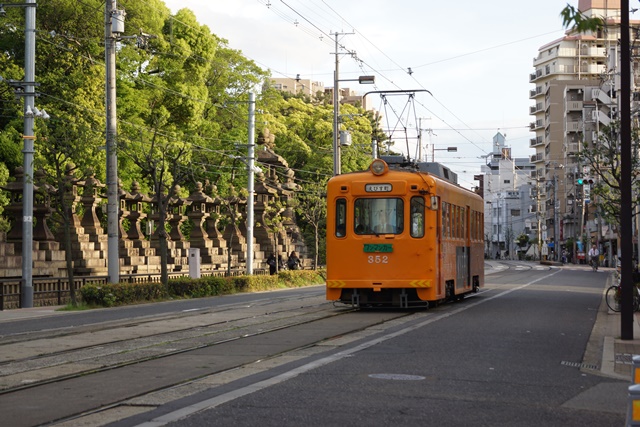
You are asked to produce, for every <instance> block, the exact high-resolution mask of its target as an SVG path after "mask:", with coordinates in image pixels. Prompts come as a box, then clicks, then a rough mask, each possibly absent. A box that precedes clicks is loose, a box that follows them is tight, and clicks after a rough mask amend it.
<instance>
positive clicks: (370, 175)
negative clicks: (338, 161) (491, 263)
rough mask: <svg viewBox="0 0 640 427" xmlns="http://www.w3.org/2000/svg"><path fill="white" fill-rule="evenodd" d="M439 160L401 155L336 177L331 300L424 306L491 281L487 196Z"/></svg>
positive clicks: (332, 184) (330, 197) (330, 229)
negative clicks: (412, 159) (486, 273)
mask: <svg viewBox="0 0 640 427" xmlns="http://www.w3.org/2000/svg"><path fill="white" fill-rule="evenodd" d="M456 181H457V176H456V175H455V174H454V173H453V172H451V171H450V170H449V169H447V168H445V167H443V166H442V165H440V164H438V163H409V162H407V161H406V160H405V159H404V158H403V157H401V156H383V157H381V158H379V159H375V160H374V161H373V162H372V163H371V166H370V167H369V170H367V171H363V172H354V173H348V174H344V175H338V176H335V177H333V178H331V179H330V180H329V182H328V188H327V207H328V210H327V284H326V290H327V299H328V300H331V301H339V302H342V303H345V304H351V305H352V306H355V307H377V306H390V307H401V308H408V307H419V306H422V307H424V306H427V307H428V306H430V305H437V304H438V303H440V302H444V301H447V300H458V299H462V298H464V296H465V295H466V294H468V293H471V292H477V291H478V289H479V288H481V287H483V286H484V252H483V249H484V237H483V234H484V233H483V229H484V202H483V199H482V198H481V197H480V196H479V195H477V194H475V193H474V192H472V191H470V190H467V189H465V188H462V187H460V186H459V185H457V183H456Z"/></svg>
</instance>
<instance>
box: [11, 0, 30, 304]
mask: <svg viewBox="0 0 640 427" xmlns="http://www.w3.org/2000/svg"><path fill="white" fill-rule="evenodd" d="M6 6H9V5H6ZM24 6H25V7H26V9H25V27H24V47H25V50H24V86H23V87H24V135H23V136H22V137H23V141H24V148H23V150H22V153H23V154H24V181H23V182H24V184H23V190H22V284H21V289H20V307H22V308H30V307H33V153H34V148H33V145H34V140H35V139H36V138H35V136H34V135H33V116H34V113H33V109H34V99H35V79H36V77H35V69H36V66H35V63H36V59H35V57H36V1H35V0H27V3H25V4H24Z"/></svg>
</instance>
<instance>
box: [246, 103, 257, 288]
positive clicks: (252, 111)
mask: <svg viewBox="0 0 640 427" xmlns="http://www.w3.org/2000/svg"><path fill="white" fill-rule="evenodd" d="M255 130H256V95H255V93H249V142H248V150H247V157H248V158H247V174H248V176H249V178H248V180H249V183H248V185H247V189H248V192H249V199H248V200H247V276H251V275H252V274H253V200H254V197H253V196H254V193H255V191H254V182H253V174H254V165H253V161H254V156H255Z"/></svg>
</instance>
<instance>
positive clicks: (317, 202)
mask: <svg viewBox="0 0 640 427" xmlns="http://www.w3.org/2000/svg"><path fill="white" fill-rule="evenodd" d="M326 186H327V183H326V178H325V179H322V178H321V177H320V176H319V175H316V180H315V181H313V182H309V183H307V184H305V185H304V186H303V188H301V189H300V191H298V192H297V193H296V213H297V214H298V217H299V218H301V219H302V220H303V222H302V227H301V228H302V229H303V231H304V232H305V235H306V234H307V233H306V232H307V231H308V230H309V229H310V230H311V234H312V236H313V245H314V251H313V256H314V263H313V267H314V269H317V268H318V263H319V260H320V259H321V258H322V259H323V260H324V259H325V257H321V256H320V246H321V243H323V244H322V246H323V247H324V238H325V235H324V233H323V231H324V230H325V229H326V220H327V198H326Z"/></svg>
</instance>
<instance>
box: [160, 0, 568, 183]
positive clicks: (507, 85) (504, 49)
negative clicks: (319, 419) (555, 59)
mask: <svg viewBox="0 0 640 427" xmlns="http://www.w3.org/2000/svg"><path fill="white" fill-rule="evenodd" d="M577 3H578V1H577V0H536V1H535V2H522V1H514V0H487V1H484V2H482V1H477V0H457V1H435V0H396V1H388V0H368V1H366V2H365V1H362V0H165V4H166V5H167V7H169V9H170V10H171V11H172V13H175V12H177V11H178V10H179V9H181V8H188V9H191V10H192V11H193V12H194V13H195V15H196V18H197V20H198V22H199V23H200V24H204V25H207V26H208V27H209V29H210V30H211V32H212V33H214V34H216V35H217V36H218V37H220V38H223V39H226V40H227V41H228V46H229V48H231V49H235V50H239V51H241V52H242V53H243V55H244V56H246V57H247V58H250V59H252V60H254V61H255V62H256V63H257V64H258V65H259V66H260V67H261V68H263V69H268V70H270V71H271V75H272V76H273V77H292V78H293V77H295V76H296V75H298V74H299V75H300V77H301V78H302V79H311V80H313V81H321V82H324V85H325V87H333V85H334V84H333V78H334V69H335V60H336V55H335V53H336V49H335V41H336V34H338V44H339V46H340V48H339V49H338V52H340V54H339V55H338V58H339V79H340V80H348V79H357V78H358V76H360V75H374V76H375V79H376V83H375V85H359V84H358V83H357V82H354V81H349V82H340V83H339V85H340V87H349V88H351V89H352V90H355V91H356V93H358V94H364V93H366V92H369V91H392V90H393V91H397V90H400V91H413V90H419V92H415V95H414V97H413V102H409V99H410V98H409V96H407V95H405V94H397V95H393V96H391V97H388V99H390V100H391V101H390V102H389V103H388V104H387V105H386V107H385V104H384V103H383V102H382V98H381V97H380V95H379V94H369V95H367V101H368V102H369V104H370V105H371V106H372V107H373V108H375V109H377V110H379V111H381V112H382V113H383V114H384V115H385V117H386V119H385V127H386V128H389V129H393V135H392V137H393V138H394V139H395V140H396V146H395V149H397V150H400V151H403V152H405V154H406V151H407V150H406V148H405V146H406V144H407V142H408V144H409V152H410V155H411V157H415V155H416V153H417V151H418V150H417V147H416V144H417V140H418V139H417V135H418V132H419V129H422V131H421V135H422V141H423V144H424V146H423V155H427V156H428V160H431V155H432V154H433V155H434V156H435V160H436V161H439V162H441V163H443V164H445V165H446V166H448V167H449V168H450V169H451V170H453V171H454V172H456V173H457V174H458V179H459V183H460V185H462V186H464V187H467V188H471V187H473V186H475V185H477V182H474V181H473V175H474V174H479V173H480V167H481V165H482V164H484V163H485V159H484V158H483V157H482V156H485V155H487V154H488V153H490V152H491V151H492V139H493V137H494V136H495V135H496V133H497V132H501V133H503V134H504V135H506V143H507V145H508V146H510V147H511V149H512V156H513V157H526V156H530V155H531V154H535V152H534V150H532V149H530V148H529V139H530V138H532V137H533V136H534V135H533V134H532V133H531V132H530V131H529V123H530V122H531V121H532V120H533V118H532V116H530V115H529V107H530V106H532V105H533V100H531V99H529V91H530V90H532V89H534V88H535V87H534V85H533V84H531V83H529V75H530V74H531V73H532V72H533V71H534V67H533V60H534V58H535V57H536V56H537V54H538V49H539V48H540V47H541V46H543V45H545V44H547V43H549V42H551V41H553V40H556V39H558V38H560V37H562V36H563V35H564V33H565V30H564V29H563V27H562V19H561V17H560V12H561V10H562V9H563V8H564V7H565V6H566V5H567V4H570V5H572V6H577ZM348 52H349V53H348ZM409 69H410V70H409ZM427 91H428V92H427ZM405 129H406V131H405ZM405 135H406V138H405ZM448 147H457V152H448V151H446V149H447V148H448ZM431 148H435V150H434V151H432V150H431Z"/></svg>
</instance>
